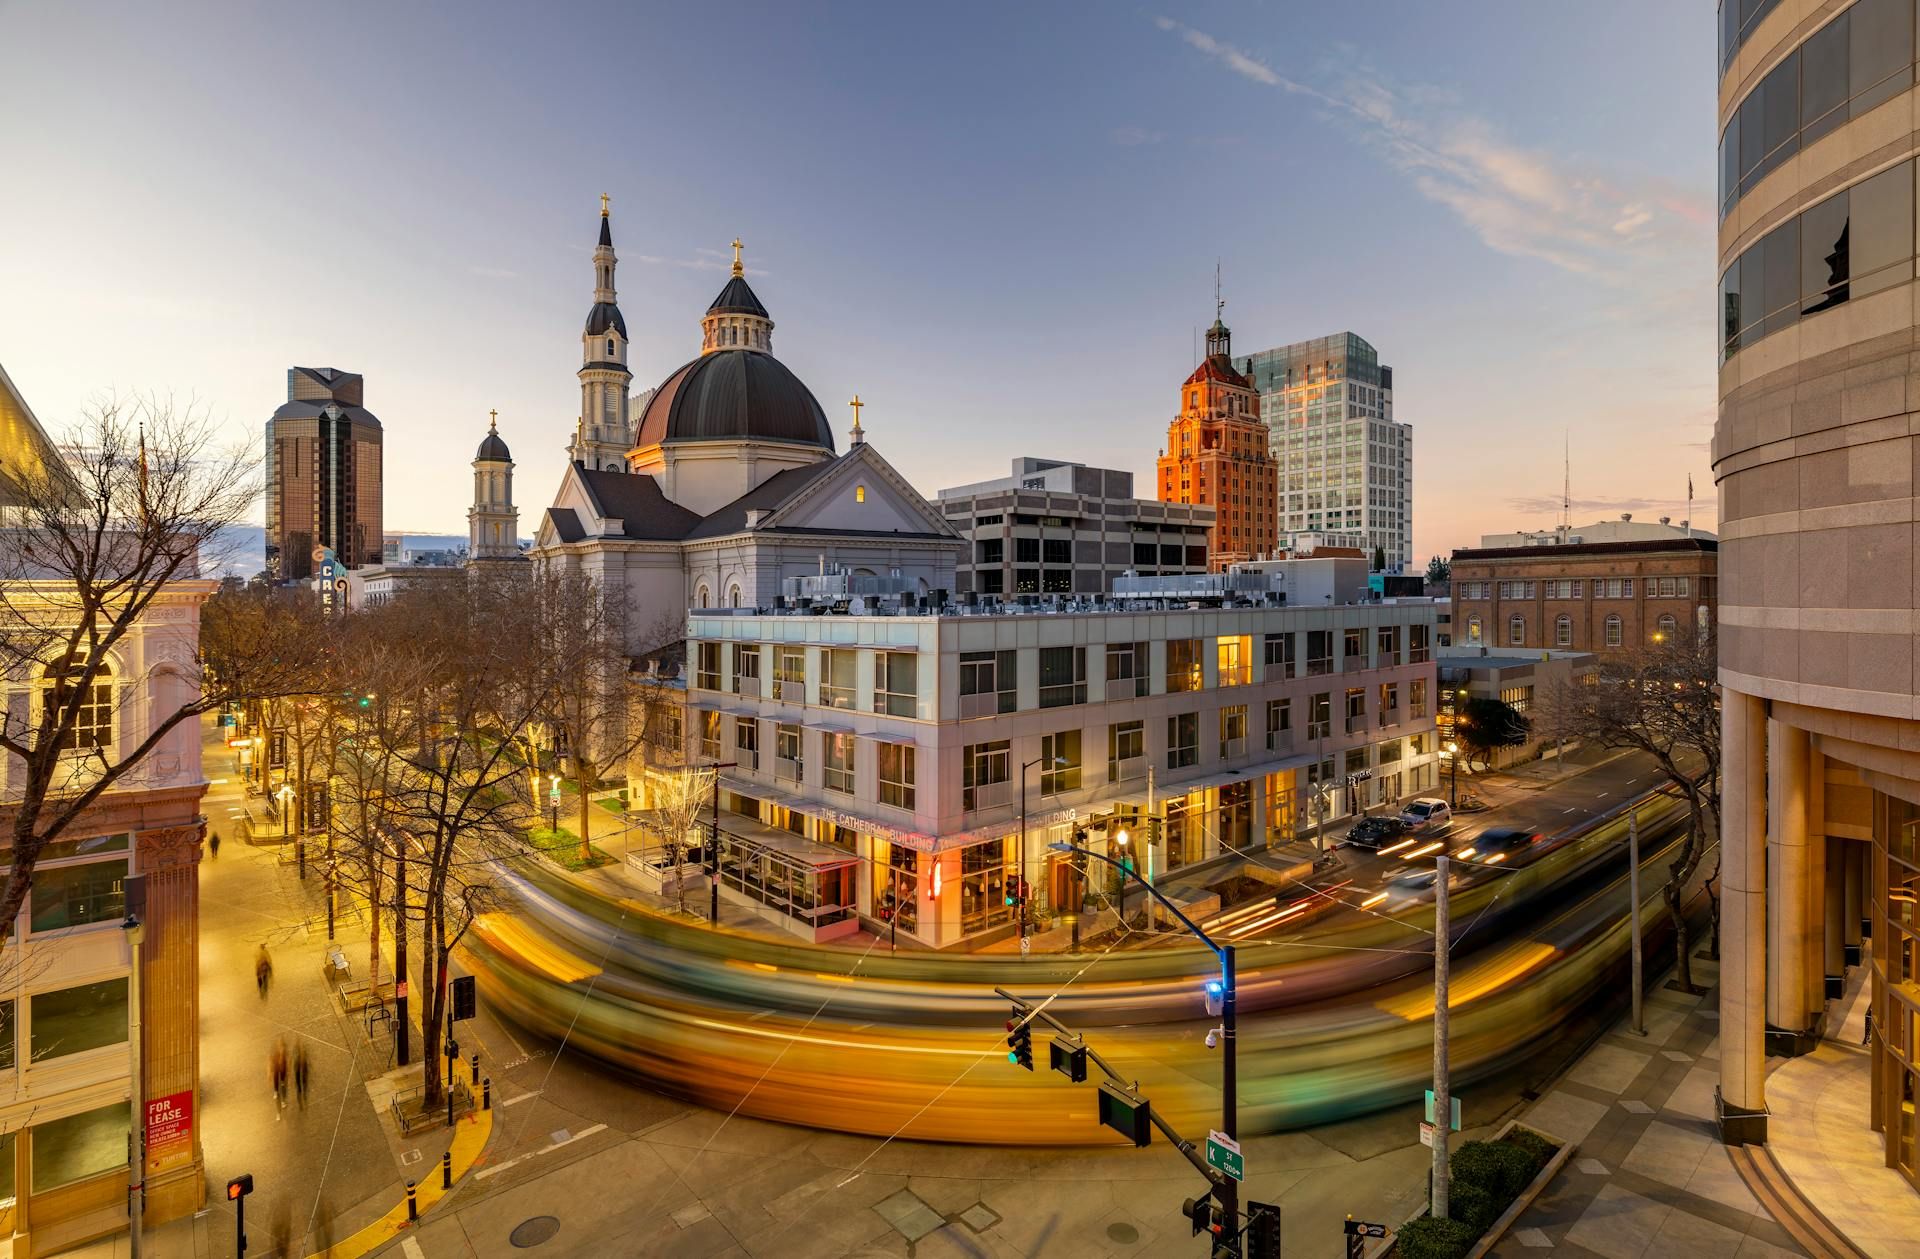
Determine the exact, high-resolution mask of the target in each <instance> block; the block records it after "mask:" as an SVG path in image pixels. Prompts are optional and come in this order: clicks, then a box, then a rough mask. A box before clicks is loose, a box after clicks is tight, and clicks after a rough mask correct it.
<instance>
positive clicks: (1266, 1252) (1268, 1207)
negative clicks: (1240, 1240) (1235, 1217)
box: [1247, 1202, 1280, 1259]
mask: <svg viewBox="0 0 1920 1259" xmlns="http://www.w3.org/2000/svg"><path fill="white" fill-rule="evenodd" d="M1247 1259H1280V1208H1279V1207H1277V1206H1275V1205H1273V1204H1272V1203H1269V1202H1249V1203H1247Z"/></svg>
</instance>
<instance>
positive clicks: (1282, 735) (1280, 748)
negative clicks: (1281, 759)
mask: <svg viewBox="0 0 1920 1259" xmlns="http://www.w3.org/2000/svg"><path fill="white" fill-rule="evenodd" d="M1267 751H1269V752H1291V751H1293V731H1291V730H1274V731H1270V732H1268V734H1267Z"/></svg>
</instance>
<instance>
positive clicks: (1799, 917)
mask: <svg viewBox="0 0 1920 1259" xmlns="http://www.w3.org/2000/svg"><path fill="white" fill-rule="evenodd" d="M1807 761H1808V745H1807V732H1806V731H1804V730H1801V729H1798V728H1796V727H1794V726H1790V725H1787V724H1786V723H1785V722H1781V721H1774V720H1769V721H1768V722H1767V784H1768V792H1767V1052H1769V1053H1774V1054H1783V1055H1786V1056H1788V1057H1793V1056H1796V1055H1798V1054H1803V1053H1806V1052H1807V1051H1808V1050H1810V1049H1812V1048H1813V1046H1814V1043H1815V1040H1816V1039H1817V1038H1816V1037H1815V1036H1813V1035H1812V1034H1811V1033H1810V1031H1809V1025H1810V1024H1811V1023H1812V1021H1813V1020H1812V1019H1811V1018H1810V1017H1809V1013H1808V1006H1807V974H1808V971H1809V970H1810V969H1811V967H1812V960H1813V952H1812V950H1811V949H1810V948H1809V947H1808V946H1809V942H1810V939H1811V929H1812V922H1813V915H1812V913H1811V912H1810V906H1811V904H1812V902H1811V900H1810V896H1809V894H1810V893H1811V891H1812V878H1811V874H1812V860H1811V856H1812V854H1811V853H1810V852H1809V851H1808V848H1807Z"/></svg>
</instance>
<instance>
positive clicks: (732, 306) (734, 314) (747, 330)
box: [700, 236, 773, 354]
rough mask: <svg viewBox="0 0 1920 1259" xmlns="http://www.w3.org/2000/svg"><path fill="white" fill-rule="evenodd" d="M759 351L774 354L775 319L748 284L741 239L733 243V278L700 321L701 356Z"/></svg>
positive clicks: (736, 238) (736, 239)
mask: <svg viewBox="0 0 1920 1259" xmlns="http://www.w3.org/2000/svg"><path fill="white" fill-rule="evenodd" d="M716 350H758V351H759V352H760V353H762V354H771V353H773V318H772V316H770V315H768V314H767V308H766V307H765V306H762V305H761V304H760V299H759V298H758V297H756V296H755V295H754V292H753V289H752V287H751V286H750V285H748V283H747V269H746V268H745V267H744V266H742V265H741V264H740V238H739V237H737V236H736V237H734V241H733V276H732V278H731V279H729V280H728V281H727V286H726V287H725V288H723V289H721V290H720V296H718V297H716V298H714V299H713V305H711V306H709V307H707V313H706V314H705V315H704V316H702V317H701V320H700V352H701V353H702V354H712V353H714V352H715V351H716Z"/></svg>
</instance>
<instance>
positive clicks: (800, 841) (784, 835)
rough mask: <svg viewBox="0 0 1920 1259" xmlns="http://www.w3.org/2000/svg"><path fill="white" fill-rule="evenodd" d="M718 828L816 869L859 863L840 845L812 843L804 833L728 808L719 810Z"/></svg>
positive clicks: (856, 858) (724, 832)
mask: <svg viewBox="0 0 1920 1259" xmlns="http://www.w3.org/2000/svg"><path fill="white" fill-rule="evenodd" d="M720 831H721V833H722V834H724V835H728V836H731V837H733V838H735V839H741V840H745V841H746V842H747V843H749V844H752V845H754V846H755V847H756V848H764V849H766V850H767V851H769V852H777V853H779V854H780V855H781V856H783V857H786V858H788V859H789V860H792V861H796V862H799V863H801V864H803V865H806V866H810V867H812V868H813V869H816V870H826V869H831V868H833V867H835V866H850V865H856V864H858V863H859V858H858V857H855V856H854V855H853V854H852V853H850V852H847V851H845V850H843V849H839V848H835V847H833V846H832V845H831V844H816V843H814V842H813V841H812V840H810V839H808V838H806V837H805V836H804V835H795V834H794V833H793V832H792V831H783V830H781V829H780V828H779V827H777V826H768V825H767V824H766V823H765V822H762V821H761V820H760V819H758V818H751V817H747V816H746V815H745V814H741V813H735V812H733V811H732V810H731V809H722V810H720Z"/></svg>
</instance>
